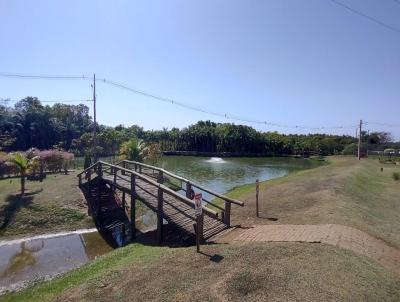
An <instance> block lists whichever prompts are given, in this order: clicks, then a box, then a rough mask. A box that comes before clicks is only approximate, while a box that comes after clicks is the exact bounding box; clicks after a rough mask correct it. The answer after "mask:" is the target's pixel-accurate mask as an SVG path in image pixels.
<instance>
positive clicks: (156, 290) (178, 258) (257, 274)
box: [0, 243, 400, 301]
mask: <svg viewBox="0 0 400 302" xmlns="http://www.w3.org/2000/svg"><path fill="white" fill-rule="evenodd" d="M202 250H203V252H204V254H197V253H196V252H195V249H194V248H176V249H172V248H166V247H150V246H143V245H139V244H133V245H130V246H127V247H125V248H122V249H119V250H116V251H114V252H112V253H110V254H108V255H106V256H103V257H101V258H99V259H97V260H95V261H94V262H92V263H91V264H89V265H87V266H85V267H83V268H81V269H78V270H75V271H73V272H71V273H69V274H67V275H65V276H64V277H61V278H58V279H55V280H53V281H50V282H48V283H43V284H39V285H37V286H35V287H33V288H30V289H27V290H25V291H22V292H20V293H16V294H12V295H7V296H4V297H0V300H2V301H50V300H55V301H262V300H263V301H265V300H268V301H294V300H296V301H299V300H300V301H367V300H368V301H399V299H400V276H399V275H396V274H394V273H390V272H389V271H387V270H385V269H384V268H383V267H381V266H380V265H378V264H376V263H375V262H373V261H372V260H370V259H368V258H364V257H360V256H356V255H354V254H353V253H351V252H348V251H345V250H342V249H338V248H334V247H331V246H325V245H320V244H300V243H291V244H284V243H275V244H273V243H270V244H252V245H247V246H239V245H219V244H218V245H209V246H203V247H202Z"/></svg>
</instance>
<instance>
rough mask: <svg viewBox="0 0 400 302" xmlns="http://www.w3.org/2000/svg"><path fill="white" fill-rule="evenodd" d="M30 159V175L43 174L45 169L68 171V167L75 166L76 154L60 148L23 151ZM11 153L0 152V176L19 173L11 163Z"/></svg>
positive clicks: (28, 171)
mask: <svg viewBox="0 0 400 302" xmlns="http://www.w3.org/2000/svg"><path fill="white" fill-rule="evenodd" d="M21 153H23V154H24V156H26V158H27V159H28V160H29V161H30V165H29V169H28V170H27V173H28V174H29V175H32V176H35V175H41V176H43V174H44V172H45V171H49V172H61V171H64V172H65V173H67V172H68V169H69V168H71V167H72V166H73V163H74V154H73V153H69V152H66V151H60V150H41V151H40V150H39V149H36V148H31V149H29V150H27V151H26V152H21ZM9 157H10V155H8V154H6V153H3V152H0V178H3V177H5V176H6V175H17V174H18V173H19V172H18V169H16V168H15V166H14V165H10V164H9V163H8V162H9Z"/></svg>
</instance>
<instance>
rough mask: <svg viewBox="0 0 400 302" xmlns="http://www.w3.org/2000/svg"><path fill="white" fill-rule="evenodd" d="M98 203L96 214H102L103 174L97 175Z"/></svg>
mask: <svg viewBox="0 0 400 302" xmlns="http://www.w3.org/2000/svg"><path fill="white" fill-rule="evenodd" d="M96 202H97V205H96V214H97V216H99V215H100V214H101V176H100V175H99V176H97V201H96Z"/></svg>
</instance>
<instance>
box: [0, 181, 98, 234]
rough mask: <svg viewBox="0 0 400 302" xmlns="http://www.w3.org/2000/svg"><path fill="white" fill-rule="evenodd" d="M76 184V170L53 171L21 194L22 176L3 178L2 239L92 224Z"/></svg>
mask: <svg viewBox="0 0 400 302" xmlns="http://www.w3.org/2000/svg"><path fill="white" fill-rule="evenodd" d="M77 184H78V183H77V178H76V173H69V175H64V174H50V175H48V176H47V178H46V179H44V180H43V182H38V181H33V182H31V181H27V182H26V188H27V193H26V195H25V196H24V197H23V198H21V197H20V196H19V188H20V182H19V178H12V179H4V180H0V240H1V239H5V238H11V237H21V236H24V235H32V234H42V233H48V232H56V231H65V230H76V229H80V228H86V227H92V226H93V224H92V220H91V218H90V217H88V216H87V209H86V206H85V204H84V201H83V199H82V196H81V194H80V191H79V189H78V185H77Z"/></svg>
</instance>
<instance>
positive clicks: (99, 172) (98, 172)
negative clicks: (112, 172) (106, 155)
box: [97, 163, 103, 178]
mask: <svg viewBox="0 0 400 302" xmlns="http://www.w3.org/2000/svg"><path fill="white" fill-rule="evenodd" d="M97 175H98V176H99V178H102V177H103V167H102V165H101V163H98V164H97Z"/></svg>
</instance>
